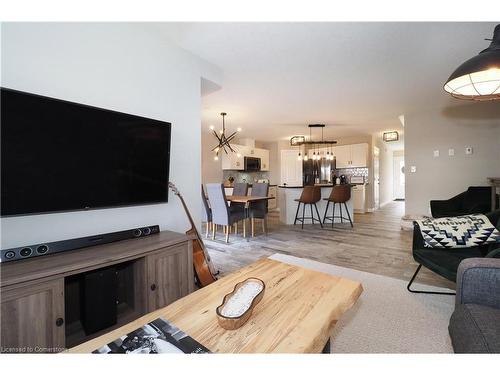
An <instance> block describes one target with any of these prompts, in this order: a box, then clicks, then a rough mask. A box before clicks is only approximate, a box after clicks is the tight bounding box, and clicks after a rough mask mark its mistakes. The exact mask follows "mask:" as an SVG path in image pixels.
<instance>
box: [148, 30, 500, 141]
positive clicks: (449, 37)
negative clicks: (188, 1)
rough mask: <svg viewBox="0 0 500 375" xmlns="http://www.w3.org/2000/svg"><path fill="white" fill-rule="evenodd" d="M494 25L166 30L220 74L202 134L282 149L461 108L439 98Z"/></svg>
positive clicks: (397, 125) (207, 101)
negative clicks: (230, 135)
mask: <svg viewBox="0 0 500 375" xmlns="http://www.w3.org/2000/svg"><path fill="white" fill-rule="evenodd" d="M494 26H495V23H159V24H154V25H153V27H154V28H155V29H156V30H157V31H159V32H161V33H162V34H163V35H164V36H165V37H167V38H169V39H171V40H172V41H173V42H174V43H176V44H178V45H180V46H181V47H183V48H185V49H187V50H189V51H191V52H193V53H194V54H196V55H198V56H200V57H202V58H203V59H205V60H207V61H209V62H211V63H213V64H215V65H217V66H219V67H220V68H221V69H222V70H223V72H224V81H223V83H222V89H221V90H219V91H216V92H213V93H211V94H209V95H206V96H204V97H203V114H202V118H203V121H202V124H203V126H204V128H207V127H208V125H209V124H214V125H216V126H219V124H220V116H219V113H220V112H221V111H225V112H228V116H227V117H226V120H227V124H228V126H229V128H234V129H235V128H236V127H242V128H243V133H242V135H244V136H245V137H253V138H255V139H257V140H262V141H265V140H277V139H285V138H289V137H290V136H292V135H297V134H304V132H307V130H306V129H307V127H306V125H307V124H310V123H325V124H327V128H326V130H325V136H328V137H341V136H348V135H359V134H366V133H374V132H377V131H383V130H389V129H400V130H401V129H402V127H401V124H400V121H399V120H398V116H399V115H401V114H408V113H412V112H417V111H422V110H425V109H426V108H430V107H447V106H454V105H458V104H460V103H458V101H457V100H456V99H452V98H451V97H450V96H449V95H448V94H447V93H445V92H444V90H443V89H442V86H443V83H444V82H445V80H446V79H447V78H448V76H449V75H450V74H451V73H452V71H453V70H454V69H455V68H456V67H458V65H460V64H461V63H462V62H463V61H465V60H467V59H468V58H470V57H472V56H474V55H476V54H477V53H478V52H479V51H481V50H482V49H484V48H486V47H487V46H488V45H489V43H490V42H488V41H485V40H484V38H491V37H492V35H493V28H494Z"/></svg>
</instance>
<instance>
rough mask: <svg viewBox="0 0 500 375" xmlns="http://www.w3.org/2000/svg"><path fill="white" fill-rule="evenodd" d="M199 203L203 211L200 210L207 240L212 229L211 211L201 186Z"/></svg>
mask: <svg viewBox="0 0 500 375" xmlns="http://www.w3.org/2000/svg"><path fill="white" fill-rule="evenodd" d="M201 201H202V202H203V210H202V215H203V218H202V219H203V221H205V222H206V223H207V233H206V237H207V238H208V236H209V233H210V229H211V227H212V209H211V208H210V205H209V204H208V199H207V196H206V194H205V191H204V189H203V184H202V185H201Z"/></svg>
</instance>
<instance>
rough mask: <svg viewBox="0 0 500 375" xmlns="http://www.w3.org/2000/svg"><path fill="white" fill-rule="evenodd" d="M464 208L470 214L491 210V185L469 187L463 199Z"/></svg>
mask: <svg viewBox="0 0 500 375" xmlns="http://www.w3.org/2000/svg"><path fill="white" fill-rule="evenodd" d="M462 210H463V211H466V212H467V213H469V214H473V213H486V212H489V211H490V210H491V187H489V186H471V187H469V188H468V189H467V192H466V193H465V197H464V200H463V201H462Z"/></svg>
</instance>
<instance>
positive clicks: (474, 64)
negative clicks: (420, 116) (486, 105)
mask: <svg viewBox="0 0 500 375" xmlns="http://www.w3.org/2000/svg"><path fill="white" fill-rule="evenodd" d="M487 40H491V44H490V46H489V47H488V48H486V49H485V50H483V51H481V52H479V55H477V56H474V57H473V58H472V59H469V60H467V61H466V62H464V63H463V64H462V65H460V66H459V67H458V68H457V69H456V70H455V71H454V72H453V73H452V75H451V76H450V78H448V80H447V82H446V83H445V85H444V89H445V91H447V92H449V93H450V94H451V95H452V96H453V97H455V98H458V99H467V100H500V24H499V25H497V26H496V27H495V31H494V32H493V39H487Z"/></svg>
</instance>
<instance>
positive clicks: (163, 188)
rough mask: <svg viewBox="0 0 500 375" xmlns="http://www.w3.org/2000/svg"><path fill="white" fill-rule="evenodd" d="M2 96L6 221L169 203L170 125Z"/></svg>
mask: <svg viewBox="0 0 500 375" xmlns="http://www.w3.org/2000/svg"><path fill="white" fill-rule="evenodd" d="M0 95H1V107H0V112H1V139H2V140H1V147H2V148H1V158H2V159H1V178H2V180H1V189H2V191H1V215H2V216H12V215H28V214H39V213H49V212H61V211H76V210H88V209H99V208H111V207H119V206H132V205H145V204H154V203H163V202H167V200H168V189H167V186H168V176H169V159H170V132H171V124H170V123H168V122H164V121H158V120H153V119H149V118H145V117H140V116H134V115H130V114H126V113H120V112H115V111H110V110H106V109H101V108H96V107H91V106H88V105H82V104H77V103H72V102H68V101H64V100H58V99H52V98H48V97H44V96H39V95H34V94H29V93H25V92H20V91H16V90H11V89H6V88H2V89H1V94H0Z"/></svg>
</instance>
